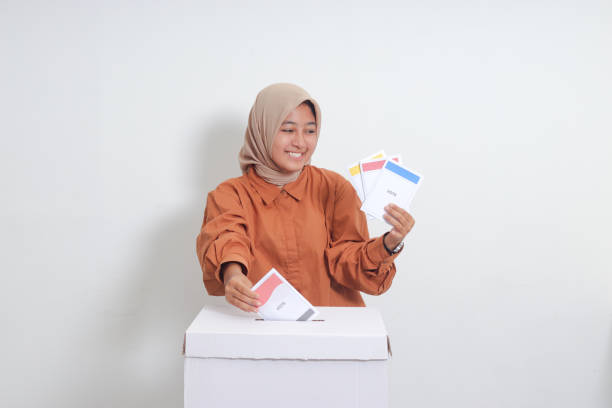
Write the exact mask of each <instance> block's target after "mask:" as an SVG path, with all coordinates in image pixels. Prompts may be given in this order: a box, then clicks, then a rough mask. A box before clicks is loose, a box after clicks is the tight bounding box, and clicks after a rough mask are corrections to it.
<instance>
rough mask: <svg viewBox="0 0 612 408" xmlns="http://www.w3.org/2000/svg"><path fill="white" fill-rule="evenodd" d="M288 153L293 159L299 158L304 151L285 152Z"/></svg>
mask: <svg viewBox="0 0 612 408" xmlns="http://www.w3.org/2000/svg"><path fill="white" fill-rule="evenodd" d="M287 153H288V154H289V157H292V158H294V159H299V158H301V157H302V156H303V155H304V153H299V152H287Z"/></svg>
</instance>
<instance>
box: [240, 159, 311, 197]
mask: <svg viewBox="0 0 612 408" xmlns="http://www.w3.org/2000/svg"><path fill="white" fill-rule="evenodd" d="M309 172H310V166H304V168H303V169H302V172H301V173H300V175H299V176H298V178H297V179H296V180H295V181H292V182H291V183H288V184H285V185H284V186H283V187H282V188H278V186H276V185H274V184H271V183H268V182H266V181H265V180H264V179H262V178H261V177H259V175H258V174H257V172H256V171H255V169H254V168H253V167H252V166H251V167H249V169H248V170H247V179H248V180H249V181H250V182H251V185H252V186H253V188H255V190H256V191H257V193H258V194H259V196H260V197H261V199H262V200H263V201H264V203H265V204H266V205H268V204H270V203H272V202H273V201H274V200H276V197H278V196H279V195H280V194H281V192H282V191H283V190H284V191H286V192H287V194H289V195H290V196H291V197H293V198H294V199H296V200H297V201H300V200H301V199H302V197H304V193H305V191H306V184H307V182H308V173H309Z"/></svg>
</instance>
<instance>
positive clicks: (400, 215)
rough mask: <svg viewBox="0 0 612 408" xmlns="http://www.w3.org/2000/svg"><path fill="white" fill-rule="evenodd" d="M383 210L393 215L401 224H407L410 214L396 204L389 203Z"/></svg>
mask: <svg viewBox="0 0 612 408" xmlns="http://www.w3.org/2000/svg"><path fill="white" fill-rule="evenodd" d="M385 211H387V212H388V213H389V214H390V215H392V216H393V217H395V218H396V219H397V220H398V221H399V222H401V223H402V224H408V223H409V221H410V214H408V211H406V210H404V209H403V208H401V207H400V206H398V205H395V204H389V205H388V206H386V207H385Z"/></svg>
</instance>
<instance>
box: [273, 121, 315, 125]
mask: <svg viewBox="0 0 612 408" xmlns="http://www.w3.org/2000/svg"><path fill="white" fill-rule="evenodd" d="M282 125H297V123H295V122H294V121H292V120H286V121H284V122H283V123H281V126H282ZM306 125H307V126H308V125H315V126H317V122H308V123H306Z"/></svg>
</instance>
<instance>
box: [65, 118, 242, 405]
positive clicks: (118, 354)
mask: <svg viewBox="0 0 612 408" xmlns="http://www.w3.org/2000/svg"><path fill="white" fill-rule="evenodd" d="M241 119H243V118H237V117H233V116H226V117H221V118H218V119H217V120H215V122H213V123H210V124H208V125H207V126H206V127H204V129H203V130H202V131H201V132H199V134H197V135H193V137H192V138H191V139H190V140H192V141H193V143H192V144H191V145H190V146H186V152H185V157H186V158H187V160H185V161H184V168H185V178H186V179H188V180H190V182H191V183H193V185H192V186H188V187H189V189H190V190H192V191H193V199H191V200H185V202H187V203H188V205H187V206H186V207H184V208H182V209H181V210H180V211H178V212H177V213H176V214H173V215H171V216H169V217H167V218H165V219H159V220H158V222H156V223H155V225H152V226H151V231H150V234H147V235H148V236H150V237H151V240H150V241H149V242H147V243H145V248H146V249H145V250H144V251H143V252H141V254H144V256H134V257H132V259H133V260H135V262H136V264H135V265H133V266H132V267H130V266H129V265H126V267H125V269H126V270H127V271H130V272H129V275H130V279H128V281H129V283H128V284H127V285H122V286H121V287H119V288H117V294H116V297H115V298H114V300H113V305H112V307H109V310H111V312H109V313H105V314H104V319H103V321H101V322H100V324H101V325H103V326H104V327H102V328H101V329H100V330H99V331H98V332H96V333H88V334H85V337H86V340H85V341H89V342H90V343H91V344H103V345H104V346H103V347H102V349H100V350H96V351H94V354H95V357H91V360H90V361H89V364H88V366H89V367H90V372H89V373H87V375H86V378H81V379H79V382H80V384H70V389H67V390H64V391H65V392H63V399H64V400H65V399H66V397H68V399H72V398H74V399H75V400H78V401H75V403H77V402H78V403H80V404H81V405H82V403H83V401H87V400H88V399H89V400H90V401H91V402H92V403H93V405H95V406H125V407H127V406H130V407H140V406H147V407H164V408H167V407H180V406H182V405H183V395H182V394H183V356H182V354H181V351H182V344H183V333H184V332H185V329H186V328H187V327H188V325H189V323H190V322H191V321H192V320H193V318H194V317H195V316H196V314H197V312H198V311H199V310H200V309H201V307H202V306H203V305H204V304H206V303H209V302H217V301H222V300H223V299H222V298H216V299H213V298H211V297H209V296H208V295H207V294H206V291H205V289H204V285H203V283H202V272H201V269H200V265H199V263H198V260H197V257H196V254H195V240H196V236H197V234H198V233H199V231H200V227H201V224H202V218H203V214H204V207H205V200H206V195H207V193H208V192H209V191H210V190H212V189H214V188H215V187H216V186H217V185H218V184H219V183H221V182H222V181H224V180H226V179H228V178H230V177H236V176H239V175H240V169H239V165H238V160H237V156H238V151H239V149H240V147H241V146H242V142H243V138H244V127H243V121H242V120H241ZM161 160H163V158H161ZM194 174H195V176H194ZM176 182H177V183H180V184H186V183H185V180H177V181H176ZM141 251H142V250H141ZM128 262H129V261H128ZM112 311H115V313H113V312H112ZM116 311H121V315H120V316H118V315H117V313H116ZM123 311H125V312H123ZM108 314H112V315H111V316H108ZM94 337H96V338H94ZM100 337H102V338H100ZM100 361H104V364H102V365H101V364H100ZM160 370H162V371H163V372H162V373H160ZM101 394H102V395H101ZM94 396H95V397H94ZM88 397H89V398H88ZM102 401H104V404H103V405H99V403H100V402H102ZM75 406H76V405H75Z"/></svg>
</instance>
